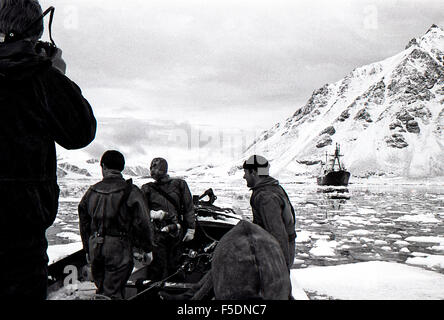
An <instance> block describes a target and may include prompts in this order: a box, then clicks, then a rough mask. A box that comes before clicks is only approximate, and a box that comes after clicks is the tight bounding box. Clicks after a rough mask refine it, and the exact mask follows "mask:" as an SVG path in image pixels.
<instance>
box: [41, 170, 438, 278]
mask: <svg viewBox="0 0 444 320" xmlns="http://www.w3.org/2000/svg"><path fill="white" fill-rule="evenodd" d="M141 183H143V182H140V184H141ZM136 184H139V183H137V181H136ZM282 184H283V185H284V187H285V188H286V190H287V193H288V194H289V196H290V198H291V200H292V203H293V204H294V206H295V209H296V215H297V222H296V230H297V232H298V234H299V237H298V240H297V241H298V242H297V246H296V259H297V263H296V264H295V265H294V268H304V267H307V266H309V265H336V264H343V263H353V262H360V261H370V260H382V261H396V262H401V263H406V262H408V259H409V258H413V257H414V256H417V255H418V253H420V254H422V255H425V256H427V255H434V256H437V255H438V256H444V249H443V248H441V249H440V248H438V247H437V246H439V243H436V242H428V243H427V242H417V241H412V240H408V241H406V239H407V238H409V237H412V236H426V237H442V246H444V186H439V185H436V184H435V185H433V186H426V185H420V184H417V185H409V184H397V185H393V184H391V183H384V182H383V183H380V184H373V185H371V184H367V183H365V181H364V182H362V183H354V184H350V185H349V186H348V187H347V188H336V189H331V188H326V187H319V186H317V185H316V184H314V183H313V182H311V181H308V182H304V183H295V182H291V181H282ZM88 185H89V181H85V182H81V183H79V182H78V181H76V182H75V183H74V182H71V183H70V182H69V181H68V182H65V183H64V184H61V188H62V189H64V190H65V192H64V197H65V198H64V197H62V201H61V202H60V205H59V213H58V216H57V217H58V219H57V220H56V222H55V223H54V225H53V226H52V227H51V228H50V229H48V231H47V237H48V240H49V244H50V245H53V244H63V243H69V242H74V241H80V237H79V236H78V216H77V205H78V200H79V199H80V198H81V196H82V195H83V193H84V191H86V189H87V187H88ZM189 185H190V189H191V191H192V192H193V193H194V194H201V193H203V192H204V191H205V190H206V189H208V188H210V187H211V188H213V190H214V192H215V194H216V195H218V200H216V203H215V204H216V205H219V206H222V207H232V208H234V209H235V210H237V211H238V212H239V213H242V214H243V215H244V216H245V218H246V219H250V218H251V213H250V208H249V196H250V192H249V190H248V188H247V187H246V186H245V182H244V181H235V182H226V181H217V180H214V179H208V180H207V181H202V180H200V181H199V182H197V181H193V180H192V179H190V180H189ZM67 196H69V197H74V199H72V201H63V199H67V198H66V197H67ZM68 200H70V199H68ZM424 217H425V219H424ZM307 235H308V236H307ZM320 243H321V244H322V243H324V244H326V243H327V244H329V245H330V246H331V254H329V255H324V256H323V255H318V254H316V253H315V250H313V249H314V248H315V247H316V246H319V244H320ZM407 249H408V250H407ZM443 264H444V263H443ZM422 267H424V268H426V269H432V270H434V271H437V272H440V273H444V266H443V265H438V266H436V265H435V266H432V267H430V266H422Z"/></svg>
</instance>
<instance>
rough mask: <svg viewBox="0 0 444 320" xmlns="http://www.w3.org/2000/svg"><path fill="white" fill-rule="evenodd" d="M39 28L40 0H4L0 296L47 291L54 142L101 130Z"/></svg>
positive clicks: (81, 141)
mask: <svg viewBox="0 0 444 320" xmlns="http://www.w3.org/2000/svg"><path fill="white" fill-rule="evenodd" d="M42 34H43V14H42V9H41V7H40V4H39V3H38V1H37V0H14V1H12V0H0V114H1V116H0V261H1V264H0V283H1V285H0V298H19V297H26V298H31V299H45V298H46V295H47V273H48V257H47V254H46V250H47V247H48V243H47V239H46V235H45V231H46V229H47V228H48V227H49V226H51V225H52V223H53V222H54V219H55V216H56V214H57V208H58V197H59V187H58V185H57V176H56V170H57V165H56V150H55V142H56V143H58V144H59V145H60V146H62V147H64V148H65V149H79V148H83V147H85V146H87V145H88V144H89V143H90V142H91V141H92V140H93V139H94V137H95V133H96V119H95V117H94V114H93V111H92V109H91V106H90V105H89V103H88V101H87V100H85V98H84V97H83V96H82V93H81V90H80V89H79V87H78V86H77V85H76V84H75V83H74V82H72V81H71V80H70V79H68V78H67V77H66V76H65V75H64V74H63V73H64V62H63V60H62V59H61V51H59V50H58V49H57V48H55V47H54V46H52V49H54V50H51V51H52V52H49V53H50V55H49V56H48V53H47V51H46V50H44V49H43V50H42V49H41V48H42V47H44V46H40V45H41V44H42V43H41V42H38V40H39V39H40V37H41V36H42ZM37 51H39V52H37ZM56 67H59V68H60V69H61V70H58V69H56Z"/></svg>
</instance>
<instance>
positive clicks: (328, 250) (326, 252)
mask: <svg viewBox="0 0 444 320" xmlns="http://www.w3.org/2000/svg"><path fill="white" fill-rule="evenodd" d="M337 245H338V243H337V242H336V241H326V240H318V241H316V243H315V244H314V247H313V248H312V249H311V250H310V254H311V255H313V256H316V257H333V256H335V255H336V253H335V250H334V248H336V247H337Z"/></svg>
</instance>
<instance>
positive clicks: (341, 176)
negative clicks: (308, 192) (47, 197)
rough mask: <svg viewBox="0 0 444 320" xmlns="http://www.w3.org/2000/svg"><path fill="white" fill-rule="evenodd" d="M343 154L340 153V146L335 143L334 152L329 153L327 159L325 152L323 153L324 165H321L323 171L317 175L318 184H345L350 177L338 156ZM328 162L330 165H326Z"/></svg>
mask: <svg viewBox="0 0 444 320" xmlns="http://www.w3.org/2000/svg"><path fill="white" fill-rule="evenodd" d="M342 156H343V155H341V154H340V146H339V144H337V143H336V150H335V154H333V155H330V157H331V158H330V160H328V155H327V152H326V153H325V167H323V168H322V169H323V173H322V174H321V175H320V176H319V177H317V182H318V185H320V186H347V185H348V180H349V179H350V172H348V171H347V170H345V168H344V166H343V165H342V164H341V162H340V160H339V158H340V157H342ZM328 162H330V165H328Z"/></svg>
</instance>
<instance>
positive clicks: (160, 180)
mask: <svg viewBox="0 0 444 320" xmlns="http://www.w3.org/2000/svg"><path fill="white" fill-rule="evenodd" d="M169 181H171V178H170V176H169V175H168V174H165V175H164V176H162V177H161V178H160V179H159V180H156V183H158V184H165V183H167V182H169Z"/></svg>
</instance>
